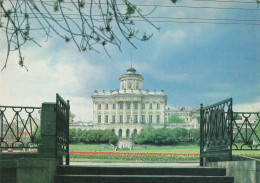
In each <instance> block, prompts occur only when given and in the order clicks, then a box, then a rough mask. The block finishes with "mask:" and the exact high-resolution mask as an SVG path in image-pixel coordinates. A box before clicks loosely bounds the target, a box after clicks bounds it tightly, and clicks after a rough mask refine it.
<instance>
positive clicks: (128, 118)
mask: <svg viewBox="0 0 260 183" xmlns="http://www.w3.org/2000/svg"><path fill="white" fill-rule="evenodd" d="M126 122H127V123H129V122H130V115H127V116H126Z"/></svg>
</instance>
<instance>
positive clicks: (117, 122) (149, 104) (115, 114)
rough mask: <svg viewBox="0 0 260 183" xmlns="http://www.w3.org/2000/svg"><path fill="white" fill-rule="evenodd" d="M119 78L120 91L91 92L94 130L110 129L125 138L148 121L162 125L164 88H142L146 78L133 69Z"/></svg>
mask: <svg viewBox="0 0 260 183" xmlns="http://www.w3.org/2000/svg"><path fill="white" fill-rule="evenodd" d="M119 80H120V90H118V89H117V90H114V91H112V90H110V91H109V92H105V91H102V92H98V91H97V90H95V92H94V95H92V99H93V122H94V129H111V130H114V131H115V134H116V135H120V134H122V137H124V138H126V137H130V136H131V134H134V133H135V132H137V133H139V132H140V130H141V129H142V128H144V127H145V126H146V125H147V124H150V125H153V126H154V127H155V128H162V127H163V126H164V110H165V105H166V104H167V95H165V93H164V91H163V90H161V91H159V92H157V91H149V90H142V85H143V84H142V82H143V80H144V78H143V77H142V76H141V75H140V74H137V73H136V70H135V69H134V68H129V69H128V70H127V71H126V73H125V74H123V75H121V76H120V78H119ZM119 131H121V132H120V134H119Z"/></svg>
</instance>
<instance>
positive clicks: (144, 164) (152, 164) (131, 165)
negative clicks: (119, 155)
mask: <svg viewBox="0 0 260 183" xmlns="http://www.w3.org/2000/svg"><path fill="white" fill-rule="evenodd" d="M70 165H80V166H111V167H198V166H199V163H109V162H75V161H74V162H70Z"/></svg>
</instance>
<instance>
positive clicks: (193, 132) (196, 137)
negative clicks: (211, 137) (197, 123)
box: [189, 129, 200, 144]
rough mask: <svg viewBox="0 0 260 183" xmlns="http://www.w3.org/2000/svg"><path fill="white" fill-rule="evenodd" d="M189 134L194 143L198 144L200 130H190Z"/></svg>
mask: <svg viewBox="0 0 260 183" xmlns="http://www.w3.org/2000/svg"><path fill="white" fill-rule="evenodd" d="M189 134H190V137H191V138H192V140H193V141H194V142H195V143H197V144H199V143H200V129H190V130H189Z"/></svg>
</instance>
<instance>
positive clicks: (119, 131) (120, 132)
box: [118, 129, 122, 137]
mask: <svg viewBox="0 0 260 183" xmlns="http://www.w3.org/2000/svg"><path fill="white" fill-rule="evenodd" d="M118 136H119V137H122V129H119V130H118Z"/></svg>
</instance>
